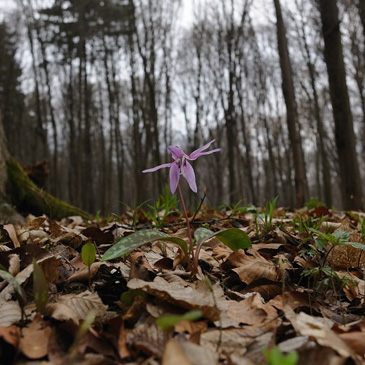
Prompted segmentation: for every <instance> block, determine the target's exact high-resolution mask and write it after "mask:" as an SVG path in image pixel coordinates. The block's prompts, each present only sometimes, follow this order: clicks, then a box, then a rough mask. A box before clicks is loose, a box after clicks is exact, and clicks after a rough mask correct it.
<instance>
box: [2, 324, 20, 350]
mask: <svg viewBox="0 0 365 365" xmlns="http://www.w3.org/2000/svg"><path fill="white" fill-rule="evenodd" d="M0 338H3V339H4V340H5V341H6V342H7V343H8V344H10V345H12V346H14V347H15V348H16V347H18V345H19V340H20V330H19V327H17V326H9V327H0Z"/></svg>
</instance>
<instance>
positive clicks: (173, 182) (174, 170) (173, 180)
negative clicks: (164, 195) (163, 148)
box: [170, 163, 180, 194]
mask: <svg viewBox="0 0 365 365" xmlns="http://www.w3.org/2000/svg"><path fill="white" fill-rule="evenodd" d="M179 178H180V168H179V166H178V165H177V164H176V163H172V166H171V169H170V190H171V194H174V193H175V191H176V188H177V184H178V183H179Z"/></svg>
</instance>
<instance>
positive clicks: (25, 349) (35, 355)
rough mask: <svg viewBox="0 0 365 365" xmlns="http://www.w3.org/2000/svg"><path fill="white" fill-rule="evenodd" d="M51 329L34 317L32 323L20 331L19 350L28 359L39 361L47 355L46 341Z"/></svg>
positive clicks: (39, 318) (38, 317)
mask: <svg viewBox="0 0 365 365" xmlns="http://www.w3.org/2000/svg"><path fill="white" fill-rule="evenodd" d="M51 332H52V329H51V328H50V327H48V326H47V325H46V323H45V322H43V321H42V319H41V317H40V316H36V317H35V318H34V319H33V321H32V322H31V323H30V324H29V325H28V326H27V327H24V328H23V329H22V331H21V337H20V350H21V351H22V353H23V354H24V355H25V356H27V357H28V358H30V359H40V358H42V357H44V356H46V355H47V353H48V341H49V337H50V335H51Z"/></svg>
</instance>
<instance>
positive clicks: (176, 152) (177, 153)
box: [168, 146, 186, 160]
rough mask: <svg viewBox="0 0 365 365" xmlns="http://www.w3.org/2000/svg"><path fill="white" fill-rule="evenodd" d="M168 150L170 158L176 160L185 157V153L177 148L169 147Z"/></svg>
mask: <svg viewBox="0 0 365 365" xmlns="http://www.w3.org/2000/svg"><path fill="white" fill-rule="evenodd" d="M168 150H169V151H170V152H171V153H172V158H173V159H174V160H177V159H179V158H181V157H183V156H186V153H185V152H184V151H183V150H182V149H181V148H179V147H177V146H169V147H168Z"/></svg>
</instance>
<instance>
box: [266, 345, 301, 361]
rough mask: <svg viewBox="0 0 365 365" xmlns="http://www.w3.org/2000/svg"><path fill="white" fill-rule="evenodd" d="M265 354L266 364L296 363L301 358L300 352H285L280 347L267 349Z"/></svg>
mask: <svg viewBox="0 0 365 365" xmlns="http://www.w3.org/2000/svg"><path fill="white" fill-rule="evenodd" d="M264 355H265V358H266V364H268V365H296V364H297V363H298V360H299V356H298V353H297V352H296V351H291V352H289V353H288V354H284V353H282V352H281V351H280V349H279V348H278V347H273V348H271V349H267V348H266V349H265V350H264Z"/></svg>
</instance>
